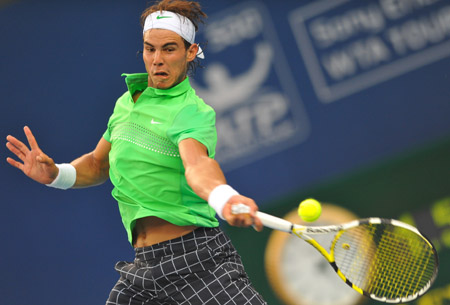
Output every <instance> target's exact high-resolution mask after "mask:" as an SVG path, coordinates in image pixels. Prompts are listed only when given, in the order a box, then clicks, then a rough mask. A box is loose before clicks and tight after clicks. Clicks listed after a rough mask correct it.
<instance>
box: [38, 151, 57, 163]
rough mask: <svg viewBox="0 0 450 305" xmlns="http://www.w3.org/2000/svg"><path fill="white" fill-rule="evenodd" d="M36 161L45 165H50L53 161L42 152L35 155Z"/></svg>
mask: <svg viewBox="0 0 450 305" xmlns="http://www.w3.org/2000/svg"><path fill="white" fill-rule="evenodd" d="M36 161H37V162H39V163H44V164H46V165H52V164H53V163H54V162H53V159H52V158H50V157H49V156H47V155H46V154H43V153H42V154H39V155H37V156H36Z"/></svg>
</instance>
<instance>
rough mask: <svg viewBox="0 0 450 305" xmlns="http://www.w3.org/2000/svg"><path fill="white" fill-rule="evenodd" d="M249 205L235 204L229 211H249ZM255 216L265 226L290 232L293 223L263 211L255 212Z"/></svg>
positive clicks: (238, 212) (237, 212)
mask: <svg viewBox="0 0 450 305" xmlns="http://www.w3.org/2000/svg"><path fill="white" fill-rule="evenodd" d="M249 212H250V207H248V206H246V205H245V204H242V203H240V204H235V205H233V206H232V207H231V213H233V214H242V213H249ZM256 216H257V217H258V218H259V219H261V222H262V223H263V225H264V226H265V227H268V228H271V229H275V230H279V231H283V232H288V233H291V232H292V226H293V224H292V223H291V222H289V221H287V220H284V219H282V218H278V217H275V216H272V215H269V214H266V213H263V212H256Z"/></svg>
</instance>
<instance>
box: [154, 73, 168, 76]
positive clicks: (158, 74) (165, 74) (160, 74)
mask: <svg viewBox="0 0 450 305" xmlns="http://www.w3.org/2000/svg"><path fill="white" fill-rule="evenodd" d="M153 75H155V76H161V77H166V76H169V74H168V73H166V72H155V73H154V74H153Z"/></svg>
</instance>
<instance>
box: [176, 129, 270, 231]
mask: <svg viewBox="0 0 450 305" xmlns="http://www.w3.org/2000/svg"><path fill="white" fill-rule="evenodd" d="M178 147H179V151H180V156H181V159H182V160H183V165H184V168H185V175H186V180H187V183H188V184H189V186H190V187H191V188H192V190H193V191H194V192H195V193H196V194H197V195H198V196H200V197H201V198H202V199H204V200H208V197H209V194H210V193H211V191H212V190H213V189H214V188H216V187H217V186H218V185H221V184H226V179H225V176H224V174H223V172H222V169H221V168H220V166H219V163H217V161H215V160H214V159H211V158H210V157H209V156H208V151H207V149H206V147H205V146H204V145H203V144H201V143H200V142H198V141H197V140H194V139H190V138H189V139H185V140H182V141H181V142H180V143H179V145H178ZM237 203H243V204H246V205H248V206H249V207H250V209H251V211H252V212H251V215H250V216H251V217H249V215H248V214H246V215H244V214H240V215H234V214H232V213H231V205H233V204H237ZM257 210H258V206H257V205H256V203H255V202H254V201H253V199H251V198H248V197H245V196H242V195H235V196H233V197H231V198H230V200H229V201H228V202H227V203H226V204H225V206H224V208H223V212H222V213H223V216H224V218H225V219H226V220H227V222H228V223H229V224H230V225H233V226H245V227H247V226H250V225H252V224H254V225H255V227H256V229H257V230H258V231H260V230H262V223H261V221H260V220H259V219H258V218H257V217H256V216H255V212H256V211H257Z"/></svg>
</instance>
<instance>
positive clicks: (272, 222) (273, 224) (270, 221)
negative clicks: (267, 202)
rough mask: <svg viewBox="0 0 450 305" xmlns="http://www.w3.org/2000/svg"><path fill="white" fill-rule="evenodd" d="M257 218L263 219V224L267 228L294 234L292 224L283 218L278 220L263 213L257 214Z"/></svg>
mask: <svg viewBox="0 0 450 305" xmlns="http://www.w3.org/2000/svg"><path fill="white" fill-rule="evenodd" d="M256 216H257V217H258V218H259V219H261V222H262V223H263V225H264V226H265V227H268V228H271V229H275V230H279V231H283V232H287V233H291V232H292V226H293V225H292V223H291V222H289V221H287V220H284V219H282V218H278V217H275V216H272V215H269V214H266V213H263V212H256Z"/></svg>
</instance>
